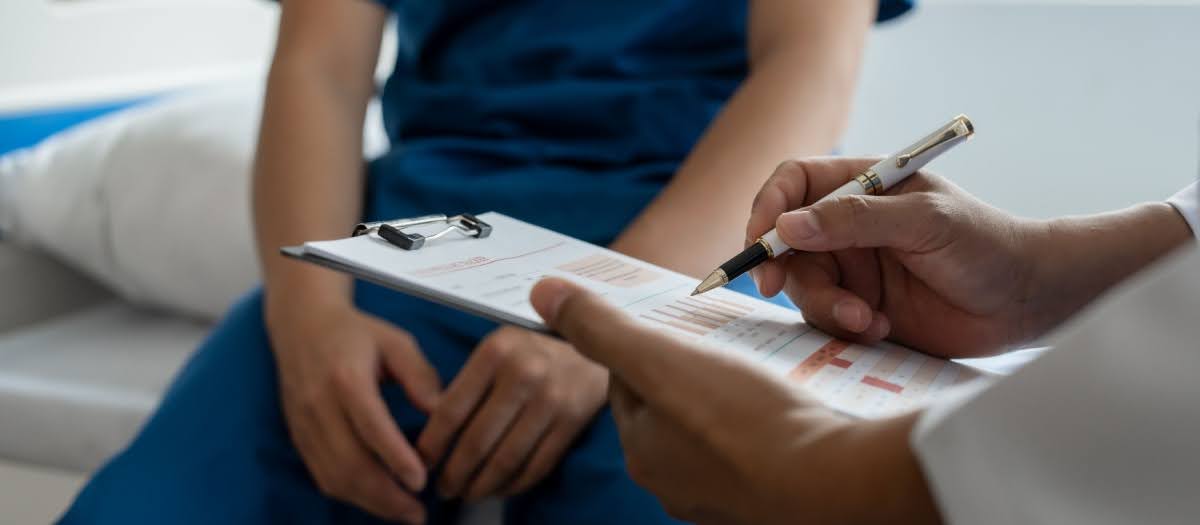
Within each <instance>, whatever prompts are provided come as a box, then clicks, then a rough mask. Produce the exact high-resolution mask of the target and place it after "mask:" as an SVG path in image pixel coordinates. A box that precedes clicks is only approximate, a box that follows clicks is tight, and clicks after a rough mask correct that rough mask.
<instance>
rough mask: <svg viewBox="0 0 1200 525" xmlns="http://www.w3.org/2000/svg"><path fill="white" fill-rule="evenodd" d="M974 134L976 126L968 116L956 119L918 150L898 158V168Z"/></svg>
mask: <svg viewBox="0 0 1200 525" xmlns="http://www.w3.org/2000/svg"><path fill="white" fill-rule="evenodd" d="M974 134H975V125H974V124H972V123H971V119H969V118H967V116H966V115H959V116H957V117H954V120H953V121H951V122H950V124H947V125H946V127H945V128H943V130H939V131H938V132H934V134H933V135H931V136H930V137H929V139H928V140H926V141H925V142H923V143H921V144H920V145H918V146H917V148H916V149H914V150H912V151H910V152H908V153H905V154H903V155H900V156H898V157H896V167H897V168H903V167H904V166H906V165H907V164H908V161H910V160H912V159H913V157H916V156H918V155H920V154H922V153H925V152H926V151H929V150H931V149H933V148H936V147H938V146H941V145H942V144H945V143H946V142H949V141H951V140H954V139H956V138H959V137H967V138H970V137H971V135H974Z"/></svg>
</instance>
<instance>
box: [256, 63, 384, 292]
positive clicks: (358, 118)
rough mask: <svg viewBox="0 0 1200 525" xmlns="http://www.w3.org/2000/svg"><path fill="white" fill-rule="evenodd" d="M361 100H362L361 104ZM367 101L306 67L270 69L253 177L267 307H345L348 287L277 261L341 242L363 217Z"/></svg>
mask: <svg viewBox="0 0 1200 525" xmlns="http://www.w3.org/2000/svg"><path fill="white" fill-rule="evenodd" d="M360 99H361V100H360ZM365 105H366V103H365V99H362V96H361V95H360V94H353V93H345V92H340V90H339V89H338V88H337V87H335V86H333V85H332V83H331V81H330V80H329V79H327V78H323V77H322V76H321V75H319V74H316V73H315V72H310V71H308V70H306V68H304V67H291V66H289V65H287V64H279V63H277V64H276V66H275V67H274V68H273V70H272V73H271V78H270V83H269V87H268V96H267V102H266V106H265V109H264V115H263V123H262V132H261V137H260V139H259V149H258V158H257V161H256V165H255V178H254V218H255V226H256V233H257V241H258V249H259V257H260V259H261V261H262V266H263V272H264V276H265V286H266V290H267V294H268V300H269V301H272V300H276V299H279V300H289V299H288V298H287V297H285V296H287V295H288V294H293V293H294V294H303V295H304V296H305V298H306V299H308V300H311V299H313V298H320V299H321V300H328V301H339V302H348V301H349V280H348V279H347V278H345V277H342V276H340V275H338V274H335V273H333V272H329V271H326V270H323V269H320V268H317V267H315V266H309V265H302V264H299V263H296V262H293V261H290V260H287V259H284V258H283V257H281V256H280V255H279V252H278V250H279V248H280V247H281V246H288V245H294V244H298V243H301V242H304V241H308V240H313V239H329V238H335V237H341V236H344V235H345V234H346V233H347V232H348V231H349V230H350V228H351V227H352V225H353V224H354V222H355V221H356V220H357V219H358V218H359V216H360V214H361V207H362V202H361V195H362V183H363V161H362V153H361V151H362V145H361V143H362V127H361V126H362V119H363V112H364V110H365Z"/></svg>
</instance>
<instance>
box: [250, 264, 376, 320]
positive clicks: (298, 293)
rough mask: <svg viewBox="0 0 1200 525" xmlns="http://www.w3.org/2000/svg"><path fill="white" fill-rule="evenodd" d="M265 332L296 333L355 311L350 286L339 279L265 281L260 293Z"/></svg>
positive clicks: (294, 278)
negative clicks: (288, 331) (337, 315)
mask: <svg viewBox="0 0 1200 525" xmlns="http://www.w3.org/2000/svg"><path fill="white" fill-rule="evenodd" d="M263 296H264V297H263V315H264V320H265V322H266V325H267V330H268V331H269V332H272V333H274V332H275V331H276V330H280V329H286V330H298V329H304V328H307V327H310V326H314V325H317V324H319V321H320V320H322V319H328V318H329V317H331V316H334V315H336V314H339V313H344V312H348V311H353V310H354V308H355V307H354V300H353V295H352V292H351V282H350V280H349V279H347V278H344V277H343V276H341V275H337V274H330V275H316V276H311V278H305V277H304V276H289V278H277V279H271V278H268V279H267V283H266V285H265V286H264V291H263Z"/></svg>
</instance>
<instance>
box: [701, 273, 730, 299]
mask: <svg viewBox="0 0 1200 525" xmlns="http://www.w3.org/2000/svg"><path fill="white" fill-rule="evenodd" d="M726 284H729V277H726V275H725V271H724V270H721V269H720V268H718V269H716V270H713V272H712V273H710V274H708V277H705V278H704V280H703V281H700V285H699V286H697V287H696V289H695V290H693V291H692V295H700V294H702V293H704V292H707V291H709V290H712V289H713V288H720V287H722V286H725V285H726Z"/></svg>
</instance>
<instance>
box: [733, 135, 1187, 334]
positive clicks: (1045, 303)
mask: <svg viewBox="0 0 1200 525" xmlns="http://www.w3.org/2000/svg"><path fill="white" fill-rule="evenodd" d="M875 161H876V159H839V158H814V159H805V160H799V161H789V162H785V163H783V164H782V165H780V166H779V167H778V168H777V169H776V170H775V174H774V175H773V176H772V177H771V178H770V179H769V180H768V181H767V182H766V184H765V185H764V186H763V188H762V190H761V191H760V192H759V194H758V196H757V197H756V198H755V201H754V205H753V209H752V211H751V216H750V221H749V224H748V225H747V231H746V233H747V238H748V239H756V238H757V237H759V236H760V235H762V234H763V233H766V232H767V231H768V230H769V229H771V228H772V227H774V228H776V229H777V231H778V233H779V235H780V237H781V238H782V239H783V240H784V241H785V242H787V243H788V245H790V246H792V247H793V248H795V249H796V250H798V251H795V252H792V253H791V254H790V255H787V256H784V257H781V258H778V259H775V260H773V261H771V262H769V263H767V264H764V265H762V266H761V267H759V268H758V269H757V270H756V280H757V282H758V286H759V290H760V291H761V292H762V293H763V294H764V295H767V296H773V295H775V294H777V293H779V291H780V290H785V291H786V292H787V294H788V296H789V297H791V298H792V300H793V301H794V302H795V303H796V304H797V305H799V306H800V308H801V310H802V311H803V312H804V316H805V318H806V319H808V320H809V321H810V322H811V323H813V324H814V325H816V326H817V327H819V328H821V329H822V330H825V331H827V332H829V333H832V334H834V335H836V336H838V337H840V338H844V339H849V340H853V341H857V342H867V343H869V342H873V341H876V340H879V339H882V338H884V337H887V338H890V339H894V340H896V341H899V342H901V343H904V344H906V345H909V346H913V347H916V348H920V349H922V350H925V351H927V352H930V353H934V354H940V355H944V356H949V357H970V356H978V355H987V354H991V353H996V352H998V351H1002V350H1004V349H1005V347H1012V346H1016V345H1019V344H1021V343H1026V342H1029V341H1031V340H1033V339H1034V338H1036V337H1038V336H1040V335H1042V334H1043V333H1045V332H1046V331H1048V330H1049V329H1051V328H1053V327H1054V326H1055V325H1057V324H1058V323H1060V322H1062V321H1063V320H1064V319H1066V318H1067V317H1068V316H1070V315H1072V314H1074V313H1075V312H1076V311H1078V310H1079V309H1080V308H1082V307H1083V306H1085V305H1086V304H1087V303H1088V302H1089V301H1091V300H1092V299H1093V298H1095V297H1096V296H1097V295H1099V294H1100V293H1102V292H1103V291H1104V290H1106V289H1107V288H1109V287H1110V286H1112V285H1113V284H1115V283H1117V282H1119V281H1120V280H1121V279H1123V278H1125V277H1126V276H1128V275H1130V274H1131V273H1133V272H1135V271H1137V270H1138V269H1140V268H1142V267H1144V266H1145V265H1147V264H1149V263H1150V262H1152V261H1153V260H1155V259H1156V258H1158V257H1159V256H1161V255H1163V254H1164V253H1167V252H1169V251H1170V250H1171V249H1173V248H1174V247H1175V246H1178V245H1179V244H1181V243H1183V242H1186V240H1187V239H1190V230H1188V227H1187V225H1186V223H1185V222H1184V221H1183V218H1182V217H1181V216H1180V215H1179V214H1178V213H1177V212H1176V211H1175V210H1174V209H1173V208H1171V207H1170V206H1169V205H1167V204H1164V203H1148V204H1142V205H1138V206H1134V207H1131V208H1128V209H1126V210H1123V211H1120V212H1115V213H1108V214H1101V215H1093V216H1084V217H1068V218H1063V219H1056V220H1027V219H1019V218H1016V217H1013V216H1011V215H1008V214H1006V213H1004V212H1002V211H1000V210H997V209H995V208H993V207H991V206H988V205H987V204H984V203H983V202H981V201H979V200H978V199H976V198H974V197H972V196H971V195H969V194H967V193H966V192H964V191H963V190H961V189H959V188H958V187H957V186H955V185H953V184H951V183H950V182H948V181H946V180H945V179H942V178H940V177H936V176H933V175H929V174H926V173H917V174H916V175H913V176H911V177H909V178H908V179H906V180H904V181H903V182H901V183H900V184H897V185H896V186H895V187H893V188H891V189H890V190H888V191H887V193H886V194H885V195H882V196H849V197H839V198H837V199H832V200H829V201H825V202H820V203H817V204H815V205H814V204H813V203H814V202H816V201H817V200H818V199H820V198H821V197H822V196H824V195H825V194H827V193H829V192H831V191H833V190H834V189H835V188H837V187H838V186H841V185H842V184H843V183H845V182H846V181H849V180H850V179H851V178H852V177H854V176H855V175H856V174H858V173H859V172H861V171H862V170H864V169H866V168H868V167H869V166H871V164H873V163H874V162H875ZM748 242H749V241H748Z"/></svg>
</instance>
